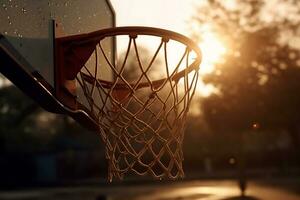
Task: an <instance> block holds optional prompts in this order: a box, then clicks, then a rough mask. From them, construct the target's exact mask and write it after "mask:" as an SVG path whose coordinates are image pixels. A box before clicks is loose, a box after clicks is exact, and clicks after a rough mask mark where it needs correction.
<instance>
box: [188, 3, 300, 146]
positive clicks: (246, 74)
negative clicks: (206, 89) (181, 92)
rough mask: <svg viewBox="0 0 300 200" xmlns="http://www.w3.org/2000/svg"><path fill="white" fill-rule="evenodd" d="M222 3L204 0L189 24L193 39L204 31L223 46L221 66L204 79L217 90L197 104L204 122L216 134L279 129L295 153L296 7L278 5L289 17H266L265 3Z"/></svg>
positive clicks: (299, 97) (299, 105)
mask: <svg viewBox="0 0 300 200" xmlns="http://www.w3.org/2000/svg"><path fill="white" fill-rule="evenodd" d="M226 2H227V1H226ZM226 2H225V1H220V0H209V1H206V3H205V4H203V5H202V6H200V7H199V9H198V12H197V15H196V16H195V17H194V19H193V23H194V24H196V26H195V27H197V28H196V29H195V31H194V36H195V37H196V38H198V39H199V40H201V31H203V29H205V28H207V27H209V29H210V30H211V31H214V32H215V33H217V34H218V35H219V37H220V38H221V39H222V40H223V41H224V42H225V43H226V44H227V46H228V49H227V54H226V57H225V61H224V62H223V63H220V64H217V65H216V66H215V70H214V72H213V73H211V74H208V75H205V76H204V81H205V82H206V83H210V84H213V85H214V86H215V87H216V88H218V90H219V93H218V94H213V95H211V96H209V97H207V98H204V99H203V100H202V110H203V114H204V117H205V120H206V121H207V123H208V124H209V126H210V127H211V129H213V130H214V132H217V133H220V134H233V135H237V136H238V135H241V134H242V133H245V132H247V131H252V130H253V129H257V128H260V130H273V131H278V130H285V131H288V132H289V134H290V136H291V141H292V142H293V143H294V147H296V148H298V147H299V141H300V136H299V129H300V127H299V122H300V93H299V89H300V82H299V81H298V80H300V79H299V78H300V52H299V48H300V47H297V46H296V45H295V44H294V43H292V42H291V41H292V40H293V39H294V38H299V37H300V34H299V28H298V25H299V23H300V20H299V19H300V18H299V16H300V14H299V13H300V12H299V11H300V8H299V6H297V2H296V1H289V2H283V5H281V6H282V8H284V9H286V10H287V11H288V12H290V13H286V14H285V15H279V14H277V13H276V8H274V10H273V12H271V13H268V9H267V6H268V1H263V0H247V1H242V0H237V1H235V2H236V3H235V4H233V5H228V4H226ZM268 17H269V18H268ZM199 27H200V28H199ZM201 27H204V28H201ZM199 29H200V30H199ZM210 53H213V52H210ZM241 137H242V136H241ZM240 139H241V138H240ZM240 139H239V140H237V142H238V141H240Z"/></svg>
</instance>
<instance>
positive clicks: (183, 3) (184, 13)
mask: <svg viewBox="0 0 300 200" xmlns="http://www.w3.org/2000/svg"><path fill="white" fill-rule="evenodd" d="M201 1H203V0H111V2H112V4H113V6H114V9H115V12H116V16H117V18H116V19H117V26H152V27H158V28H163V29H169V30H172V31H175V32H178V33H181V34H184V35H186V36H189V35H191V31H190V30H189V25H188V23H189V21H190V20H191V18H192V16H193V15H195V10H196V8H197V5H198V4H199V3H201ZM203 39H204V40H203V41H204V43H203V44H199V46H200V47H201V50H202V53H203V61H202V64H201V68H200V71H201V72H204V73H205V72H209V71H211V69H212V63H214V62H215V61H216V60H218V58H219V56H220V55H219V54H222V53H224V51H225V47H223V46H222V44H220V42H219V41H218V40H216V38H214V36H213V35H211V34H207V35H204V38H203ZM211 50H213V51H215V53H214V54H207V53H206V52H210V51H211ZM216 51H218V53H219V54H218V53H217V52H216ZM198 91H199V92H200V93H201V94H202V95H204V96H206V95H209V94H210V93H211V92H212V87H211V86H209V85H204V84H203V83H202V82H201V81H199V86H198ZM198 94H199V93H198Z"/></svg>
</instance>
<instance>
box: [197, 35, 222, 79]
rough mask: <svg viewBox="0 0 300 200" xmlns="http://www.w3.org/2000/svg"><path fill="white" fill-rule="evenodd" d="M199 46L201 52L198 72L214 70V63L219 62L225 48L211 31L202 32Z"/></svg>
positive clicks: (204, 72)
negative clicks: (201, 58)
mask: <svg viewBox="0 0 300 200" xmlns="http://www.w3.org/2000/svg"><path fill="white" fill-rule="evenodd" d="M199 47H200V48H201V50H202V54H203V55H202V57H203V60H202V64H201V67H200V73H203V74H207V73H211V72H212V71H213V70H214V65H215V64H217V63H220V61H221V59H222V57H223V56H224V54H225V53H226V48H225V46H224V44H223V43H222V42H221V41H220V40H219V39H218V37H217V36H216V35H215V34H213V33H211V32H206V33H203V35H202V41H201V42H200V43H199Z"/></svg>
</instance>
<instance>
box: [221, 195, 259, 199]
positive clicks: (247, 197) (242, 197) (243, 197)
mask: <svg viewBox="0 0 300 200" xmlns="http://www.w3.org/2000/svg"><path fill="white" fill-rule="evenodd" d="M220 200H260V199H259V198H256V197H253V196H235V197H229V198H225V199H220Z"/></svg>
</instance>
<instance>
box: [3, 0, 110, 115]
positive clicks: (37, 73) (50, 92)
mask: <svg viewBox="0 0 300 200" xmlns="http://www.w3.org/2000/svg"><path fill="white" fill-rule="evenodd" d="M0 19H1V20H0V34H1V35H2V36H0V51H1V55H0V58H1V59H0V60H1V61H0V67H1V70H0V72H1V73H3V74H4V75H5V76H7V77H8V78H9V79H10V80H11V81H12V82H13V83H14V84H16V83H17V84H16V85H17V86H18V87H19V88H21V89H22V90H23V91H24V92H25V93H27V94H29V95H30V96H33V98H35V100H36V101H37V102H38V103H40V104H41V105H42V106H43V107H44V108H46V109H47V110H49V111H51V112H57V113H60V112H64V113H65V112H66V111H65V110H64V109H67V110H68V107H67V106H65V105H64V104H63V103H62V102H60V101H59V100H58V101H57V98H56V96H55V89H54V88H55V84H56V82H55V78H56V77H55V38H57V37H63V36H70V35H78V34H84V33H89V32H93V31H97V30H100V29H104V28H110V27H114V26H115V13H114V10H113V8H112V5H111V3H110V1H109V0H89V1H86V0H72V1H69V0H38V1H36V0H14V1H9V0H3V1H1V7H0ZM57 24H59V25H58V26H57ZM104 47H105V50H106V51H107V52H109V55H110V56H109V59H111V60H114V51H115V42H114V41H113V39H111V40H110V41H107V42H106V44H105V46H104ZM10 59H11V61H12V62H14V64H15V65H8V63H9V62H10V61H9V60H10ZM91 59H95V58H91ZM92 62H93V60H90V61H88V63H87V64H86V65H87V67H89V63H92ZM10 64H12V63H10ZM13 66H16V68H13ZM18 66H19V67H18ZM17 72H20V73H17ZM25 76H28V77H27V79H26V78H25ZM101 76H103V77H105V79H107V80H110V79H112V75H111V74H110V73H109V72H105V71H103V72H102V74H101ZM103 77H102V78H103ZM30 78H31V79H32V80H30ZM23 79H24V80H23ZM22 81H26V82H25V83H24V82H23V83H22ZM33 88H34V90H33ZM38 88H39V89H38ZM33 91H34V92H33ZM77 92H78V95H79V96H80V93H81V91H77ZM35 93H39V94H35ZM42 94H44V96H41V95H42ZM51 100H53V101H56V105H57V106H55V104H54V105H52V106H49V101H51ZM82 103H83V104H84V103H85V102H84V100H83V102H82ZM69 112H74V111H72V110H69ZM83 114H84V113H83ZM71 115H72V114H71Z"/></svg>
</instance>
